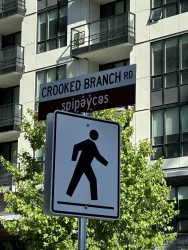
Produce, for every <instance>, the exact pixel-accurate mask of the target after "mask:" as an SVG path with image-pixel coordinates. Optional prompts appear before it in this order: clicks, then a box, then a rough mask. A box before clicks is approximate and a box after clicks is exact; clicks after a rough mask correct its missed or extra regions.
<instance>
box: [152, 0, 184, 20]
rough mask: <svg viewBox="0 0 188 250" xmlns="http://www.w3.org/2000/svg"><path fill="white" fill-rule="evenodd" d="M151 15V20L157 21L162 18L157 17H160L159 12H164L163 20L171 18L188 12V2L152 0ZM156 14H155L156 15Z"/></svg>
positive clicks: (182, 0)
mask: <svg viewBox="0 0 188 250" xmlns="http://www.w3.org/2000/svg"><path fill="white" fill-rule="evenodd" d="M151 7H152V8H151V14H150V20H151V21H156V20H159V19H160V18H157V15H158V16H159V13H157V12H159V10H161V11H163V18H167V17H170V16H174V15H177V14H180V13H184V12H188V1H187V0H152V4H151ZM155 11H156V14H153V13H155Z"/></svg>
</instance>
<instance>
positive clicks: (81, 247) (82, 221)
mask: <svg viewBox="0 0 188 250" xmlns="http://www.w3.org/2000/svg"><path fill="white" fill-rule="evenodd" d="M78 250H86V218H84V217H81V218H79V219H78Z"/></svg>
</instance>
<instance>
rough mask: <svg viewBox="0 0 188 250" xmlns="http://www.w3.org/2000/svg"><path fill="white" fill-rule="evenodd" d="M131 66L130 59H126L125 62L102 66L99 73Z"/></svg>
mask: <svg viewBox="0 0 188 250" xmlns="http://www.w3.org/2000/svg"><path fill="white" fill-rule="evenodd" d="M129 64H130V60H129V59H125V60H122V61H117V62H112V63H107V64H101V65H100V66H99V71H104V70H108V69H113V68H119V67H122V66H127V65H129Z"/></svg>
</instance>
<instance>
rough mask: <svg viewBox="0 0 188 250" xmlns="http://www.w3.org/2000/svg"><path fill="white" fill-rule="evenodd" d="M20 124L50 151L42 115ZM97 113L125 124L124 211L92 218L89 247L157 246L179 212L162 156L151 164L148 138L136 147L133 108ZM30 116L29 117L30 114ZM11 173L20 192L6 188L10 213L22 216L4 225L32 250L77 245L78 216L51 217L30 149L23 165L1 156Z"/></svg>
mask: <svg viewBox="0 0 188 250" xmlns="http://www.w3.org/2000/svg"><path fill="white" fill-rule="evenodd" d="M28 115H30V117H31V118H32V119H30V120H28V118H26V117H25V116H24V117H23V120H22V125H21V128H22V130H23V132H24V138H25V140H28V141H29V143H30V147H31V148H32V149H33V151H36V150H38V149H40V148H43V149H45V131H46V125H45V122H40V123H39V122H38V121H37V113H35V112H33V111H31V110H28ZM92 115H93V116H94V117H98V118H104V119H108V120H115V121H117V122H119V123H120V126H121V212H120V215H121V216H120V219H119V220H117V221H111V222H106V221H97V220H88V223H87V225H88V227H87V249H89V250H102V249H104V250H114V249H117V250H124V249H127V250H142V249H143V250H152V249H155V248H158V249H163V244H164V243H166V242H168V241H171V240H173V239H174V238H175V234H174V233H170V230H171V229H172V228H171V227H170V226H169V223H170V221H171V220H172V218H173V217H174V216H175V215H177V211H174V203H175V201H174V202H171V203H169V202H168V197H169V192H170V188H168V187H167V184H166V180H165V177H166V175H165V173H164V171H163V170H162V167H161V166H162V159H159V160H157V161H156V162H154V163H153V162H152V163H151V162H150V161H149V159H150V156H151V155H152V154H153V151H152V148H151V145H150V143H149V142H148V141H147V140H144V141H141V142H139V143H138V145H133V143H132V142H131V137H132V135H133V128H132V127H131V126H128V124H129V123H130V121H131V120H132V117H133V111H132V110H129V111H126V110H124V111H121V112H117V110H116V109H111V110H105V111H98V112H94V113H93V114H92ZM27 117H28V116H27ZM2 162H3V164H4V166H5V168H6V169H7V170H8V171H9V172H10V173H12V175H13V178H14V180H15V183H14V185H15V190H16V192H15V191H11V190H6V189H3V192H4V196H5V201H6V202H7V204H8V206H7V208H6V211H7V212H9V213H15V214H18V215H19V219H18V220H13V221H5V220H2V224H3V226H4V227H5V229H7V231H8V232H9V233H10V234H12V235H18V236H19V237H20V239H21V240H23V241H27V242H28V243H29V244H28V245H29V247H30V249H32V250H34V249H36V250H39V249H41V250H42V249H49V250H58V249H63V250H74V249H77V233H78V227H77V220H76V219H74V218H67V217H65V218H64V217H52V216H46V215H44V213H43V178H44V176H43V168H42V167H41V164H40V163H38V162H37V161H36V160H35V159H34V158H33V155H31V154H30V153H29V152H27V150H25V149H23V150H22V151H21V152H20V153H19V154H18V162H19V168H16V167H15V166H13V165H12V164H11V163H10V162H8V161H6V160H5V159H3V158H2Z"/></svg>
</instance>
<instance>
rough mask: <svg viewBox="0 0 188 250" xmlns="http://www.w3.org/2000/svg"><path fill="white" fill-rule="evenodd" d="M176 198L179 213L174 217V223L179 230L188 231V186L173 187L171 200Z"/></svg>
mask: <svg viewBox="0 0 188 250" xmlns="http://www.w3.org/2000/svg"><path fill="white" fill-rule="evenodd" d="M173 198H176V202H177V203H176V209H177V210H179V215H178V216H177V217H176V218H174V219H173V222H172V225H173V226H174V227H175V230H176V231H177V232H182V233H185V232H186V233H187V232H188V186H182V187H172V188H171V193H170V200H172V199H173Z"/></svg>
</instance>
